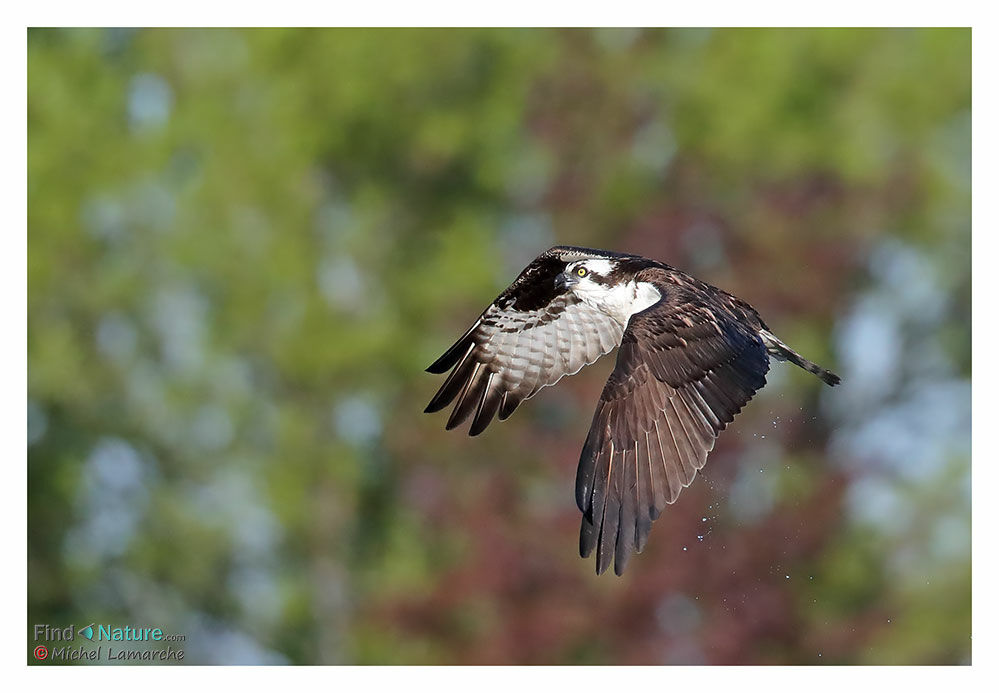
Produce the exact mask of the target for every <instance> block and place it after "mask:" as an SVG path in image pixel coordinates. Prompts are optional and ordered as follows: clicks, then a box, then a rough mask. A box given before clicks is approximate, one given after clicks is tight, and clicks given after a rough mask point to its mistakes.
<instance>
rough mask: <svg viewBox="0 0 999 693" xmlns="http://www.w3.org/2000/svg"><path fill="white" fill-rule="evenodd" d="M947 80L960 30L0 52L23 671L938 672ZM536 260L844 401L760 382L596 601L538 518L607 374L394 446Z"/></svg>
mask: <svg viewBox="0 0 999 693" xmlns="http://www.w3.org/2000/svg"><path fill="white" fill-rule="evenodd" d="M970 67H971V32H970V30H829V29H824V30H787V29H783V30H701V29H697V30H689V29H688V30H622V29H614V30H498V29H491V30H245V31H238V30H122V29H112V30H95V29H88V30H65V29H64V30H32V31H29V34H28V280H29V287H28V315H29V318H28V359H29V362H28V368H29V370H28V393H27V397H28V401H27V411H28V435H27V438H28V448H27V461H28V539H29V542H28V578H29V593H28V621H29V624H28V629H29V653H30V642H31V633H30V629H31V624H34V623H49V624H55V625H59V624H63V625H65V624H68V623H75V624H80V625H84V624H86V623H91V622H98V623H112V624H114V623H117V624H133V625H151V626H159V627H162V628H163V629H164V630H165V631H167V632H179V633H184V634H186V635H187V641H186V649H187V659H186V660H185V661H187V662H191V663H294V664H304V663H329V664H336V663H364V664H370V663H377V664H418V663H419V664H422V663H448V664H450V663H500V664H507V663H519V664H528V663H545V664H573V663H607V664H619V663H621V664H623V663H629V664H631V663H636V664H637V663H645V664H650V663H709V664H751V663H773V664H832V663H912V664H915V663H920V664H946V663H967V662H969V660H970V651H971V650H970V644H971V643H970V635H971V574H970V564H971V548H970V535H971V519H970V503H971V500H970V489H971V453H970V432H971V431H970V429H971V382H970V374H971V348H970V336H971V316H970V305H971V267H970V252H971V221H970V209H971V167H970V158H971V77H970ZM554 244H573V245H586V246H594V247H601V248H607V249H613V250H618V251H630V252H637V253H641V254H644V255H648V256H651V257H655V258H660V259H663V260H666V261H667V262H670V263H671V264H673V265H675V266H677V267H680V268H682V269H685V270H687V271H689V272H691V273H694V274H696V275H697V276H699V277H701V278H703V279H705V280H707V281H709V282H711V283H714V284H716V285H718V286H720V287H722V288H725V289H727V290H728V291H731V292H733V293H735V294H737V295H739V296H741V297H743V298H744V299H746V300H748V301H749V302H751V303H752V304H754V305H755V306H756V307H757V308H758V309H759V311H760V312H761V313H762V315H763V316H764V318H765V319H766V320H767V322H768V323H769V325H770V326H771V328H772V329H773V330H774V331H775V332H776V333H777V334H778V335H780V336H781V337H782V338H783V339H784V340H785V341H787V342H788V343H789V344H791V345H793V346H795V347H796V348H797V349H798V350H799V351H801V352H802V353H803V354H805V355H806V356H808V357H809V358H811V359H813V360H816V361H818V362H820V363H822V364H824V365H826V366H828V367H830V368H832V369H833V370H836V371H837V372H839V373H840V375H842V376H843V384H842V385H841V386H839V387H837V388H835V389H830V388H825V387H824V386H822V385H821V384H820V383H819V381H818V380H816V379H814V378H812V377H811V376H809V375H808V374H806V373H804V372H801V371H798V370H797V369H794V368H792V367H790V366H787V365H785V364H774V367H773V370H772V371H771V374H770V376H769V385H768V386H767V388H766V389H765V390H763V391H762V392H761V393H760V394H759V395H758V396H757V397H756V398H755V399H754V400H753V401H752V402H751V404H750V405H749V406H748V407H747V408H746V409H745V410H744V411H743V413H742V414H741V415H740V416H739V417H738V418H737V420H736V422H735V423H734V424H733V425H732V426H731V427H730V429H729V430H727V431H726V432H725V433H724V434H723V435H722V436H721V438H720V440H719V443H718V445H717V447H716V449H715V452H714V453H713V454H712V456H711V457H710V459H709V462H708V465H707V467H706V468H705V469H704V471H703V475H700V476H699V477H698V479H697V480H696V481H695V483H694V484H693V486H691V488H689V489H687V490H686V491H685V492H684V493H683V494H682V496H681V497H680V499H679V501H678V502H677V503H676V504H675V505H674V506H672V507H670V508H668V509H667V511H666V512H665V513H664V515H663V517H662V518H661V519H660V520H659V521H658V522H657V523H656V525H655V527H654V529H653V532H652V535H651V539H650V542H649V545H648V548H647V549H646V551H645V553H643V554H642V555H641V556H638V557H636V558H635V559H633V560H632V562H631V563H630V565H629V568H628V571H627V573H626V574H625V576H624V577H623V578H620V579H619V578H615V577H614V576H613V575H604V576H602V577H599V578H598V577H596V576H595V575H594V571H593V564H592V561H584V560H581V559H580V558H578V556H577V554H576V547H577V531H578V513H577V510H576V507H575V503H574V502H573V495H572V489H573V477H574V472H575V466H576V462H577V459H578V454H579V450H580V447H581V445H582V442H583V440H584V438H585V434H586V430H587V428H588V426H589V423H590V417H591V416H592V411H593V408H594V406H595V403H596V401H597V398H598V395H599V391H600V389H601V388H602V386H603V382H604V380H605V378H606V376H607V374H608V373H609V372H610V370H611V368H612V367H613V362H614V359H613V357H608V358H605V359H603V360H602V361H600V362H598V363H597V364H595V365H594V366H591V367H589V368H587V369H585V370H584V371H583V372H582V373H580V374H579V375H577V376H575V377H573V378H569V379H566V380H563V381H562V382H561V383H559V385H558V387H557V388H550V389H546V390H544V391H543V392H542V393H541V394H539V395H538V396H537V397H536V398H534V399H533V400H531V401H530V402H529V403H527V404H526V405H525V406H523V407H521V408H520V409H519V410H518V411H517V413H516V414H515V415H514V416H513V417H512V418H511V419H510V420H509V421H507V422H505V423H502V424H499V425H497V424H494V425H493V426H491V427H490V429H489V430H487V431H486V433H485V434H483V435H482V436H480V437H478V438H468V437H467V436H465V435H464V433H463V432H462V431H460V430H459V431H452V432H449V433H446V432H445V431H444V430H443V425H444V421H445V418H446V416H445V415H442V414H438V415H435V416H428V415H425V414H423V413H422V409H423V407H424V406H425V405H426V403H427V401H429V398H430V397H431V396H432V395H433V393H434V391H435V390H436V388H437V387H438V385H439V384H440V377H437V376H431V375H429V374H426V373H424V372H423V369H424V368H425V367H426V366H427V365H428V364H429V363H430V362H431V361H433V360H434V359H435V358H436V357H437V356H438V355H439V354H440V353H442V351H443V350H444V349H445V348H446V347H448V346H449V345H450V344H451V342H452V341H453V340H454V339H455V338H456V337H457V336H459V335H460V334H461V332H462V331H463V330H464V329H465V328H466V327H467V326H468V325H469V324H470V322H471V321H472V320H473V319H474V318H475V317H476V316H477V315H478V313H479V312H480V311H481V310H482V309H483V308H484V307H485V306H486V305H487V304H488V303H489V301H491V300H492V299H493V298H494V297H495V296H496V294H498V293H499V292H500V291H501V290H502V289H503V288H505V287H506V285H507V284H508V283H509V282H510V281H511V280H512V279H513V278H514V277H515V276H516V274H517V273H518V272H519V270H520V269H521V268H522V267H523V266H524V265H525V264H526V263H527V262H528V261H529V260H530V259H531V258H533V257H534V256H535V255H536V254H537V253H539V252H541V251H543V250H544V249H546V248H548V247H549V246H551V245H554ZM29 659H31V657H30V654H29Z"/></svg>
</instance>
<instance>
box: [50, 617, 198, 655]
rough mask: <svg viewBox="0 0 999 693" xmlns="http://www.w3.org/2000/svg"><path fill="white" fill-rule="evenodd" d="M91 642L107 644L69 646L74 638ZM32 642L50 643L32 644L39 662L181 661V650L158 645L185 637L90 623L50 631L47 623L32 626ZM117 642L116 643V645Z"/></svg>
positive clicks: (155, 629)
mask: <svg viewBox="0 0 999 693" xmlns="http://www.w3.org/2000/svg"><path fill="white" fill-rule="evenodd" d="M77 636H80V638H82V639H85V640H88V641H90V642H91V643H103V642H106V643H108V644H107V645H100V644H99V645H98V646H97V648H96V649H93V648H90V647H87V645H86V644H85V643H81V644H79V645H77V646H74V645H72V644H66V643H72V642H74V641H75V640H76V637H77ZM34 640H35V642H38V641H39V640H43V641H45V642H48V643H53V642H57V643H60V644H58V645H54V644H50V645H44V644H39V645H35V647H34V651H33V653H32V654H33V655H34V657H35V659H36V660H37V661H39V662H41V661H45V660H47V659H49V658H50V657H51V659H52V660H60V661H78V660H84V661H93V662H98V661H125V660H134V661H161V662H162V661H170V660H173V661H181V660H183V659H184V650H183V649H177V648H175V647H173V646H172V645H167V646H166V647H165V648H163V647H160V646H159V643H161V642H174V643H175V642H184V641H185V640H186V637H185V636H184V635H181V634H179V633H171V634H166V633H164V632H163V629H162V628H151V627H135V626H112V625H110V624H106V625H98V624H94V623H91V624H90V625H88V626H74V625H69V626H66V627H65V628H54V627H52V626H50V625H48V624H47V623H36V624H35V626H34ZM119 643H120V644H119Z"/></svg>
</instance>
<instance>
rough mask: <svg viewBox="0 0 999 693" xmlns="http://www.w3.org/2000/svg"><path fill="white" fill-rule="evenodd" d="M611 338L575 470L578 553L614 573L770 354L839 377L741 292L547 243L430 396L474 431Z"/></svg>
mask: <svg viewBox="0 0 999 693" xmlns="http://www.w3.org/2000/svg"><path fill="white" fill-rule="evenodd" d="M614 347H620V349H619V351H618V356H617V365H616V366H615V368H614V371H613V372H612V373H611V375H610V377H609V378H608V379H607V384H606V385H605V386H604V389H603V393H602V394H601V395H600V402H599V404H597V410H596V413H595V414H594V415H593V423H592V424H591V425H590V432H589V434H588V435H587V437H586V443H585V444H584V445H583V451H582V454H581V455H580V457H579V467H578V469H577V471H576V505H577V506H578V507H579V510H580V512H582V514H583V517H582V525H581V527H580V533H579V553H580V555H581V556H582V557H583V558H586V557H588V556H589V555H590V554H591V553H592V552H593V550H594V549H596V551H597V555H596V563H597V574H598V575H599V574H601V573H603V572H604V571H605V570H607V568H608V566H609V565H610V563H611V559H612V558H613V559H614V572H615V573H617V574H618V575H620V574H621V573H622V572H623V570H624V568H625V565H626V564H627V561H628V559H629V558H630V556H631V553H632V552H633V551H637V552H641V551H642V549H644V548H645V544H646V541H647V540H648V535H649V530H650V529H651V527H652V522H653V521H654V520H656V519H657V518H658V517H659V515H660V513H661V512H662V510H663V508H664V507H665V506H666V505H667V504H670V503H673V502H674V501H675V500H676V499H677V497H678V496H679V495H680V491H681V490H682V489H683V488H685V487H687V486H689V485H690V483H691V482H692V481H693V479H694V475H695V474H696V473H697V470H698V469H701V468H702V467H703V466H704V462H705V460H706V458H707V456H708V453H709V452H710V451H711V449H712V448H713V447H714V444H715V438H716V437H717V436H718V434H719V433H720V432H721V431H722V430H723V429H724V428H725V426H726V425H727V424H728V423H729V422H731V421H732V419H733V417H734V416H735V415H736V414H737V413H738V412H739V411H740V410H741V409H742V407H743V406H744V405H745V404H746V403H747V402H748V401H749V400H750V398H751V397H752V396H753V394H754V393H755V392H756V391H757V390H759V389H760V388H761V387H763V386H764V385H765V384H766V373H767V371H768V370H769V368H770V358H771V357H773V358H776V359H777V360H779V361H784V360H786V361H790V362H791V363H794V364H795V365H797V366H800V367H801V368H804V369H805V370H807V371H808V372H810V373H814V374H815V375H817V376H818V377H819V378H821V379H822V380H823V382H825V383H827V384H829V385H836V384H837V383H838V382H839V377H838V376H836V375H835V374H833V373H831V372H830V371H828V370H826V369H824V368H822V367H820V366H817V365H816V364H814V363H812V362H811V361H809V360H807V359H805V358H804V357H802V356H801V355H800V354H798V353H797V352H795V351H794V350H793V349H791V348H790V347H789V346H787V345H786V344H784V343H783V342H782V341H780V340H779V339H778V338H777V337H775V336H774V335H773V334H772V333H771V332H770V330H769V329H768V328H767V326H766V324H765V323H764V322H763V320H762V319H761V318H760V316H759V314H758V313H757V312H756V310H755V309H754V308H753V307H752V306H751V305H749V304H748V303H746V302H745V301H743V300H741V299H739V298H737V297H735V296H733V295H732V294H729V293H726V292H724V291H722V290H721V289H718V288H715V287H714V286H711V285H710V284H706V283H704V282H702V281H700V280H698V279H695V278H694V277H692V276H690V275H689V274H685V273H684V272H681V271H680V270H678V269H675V268H673V267H670V266H669V265H667V264H664V263H662V262H657V261H656V260H649V259H648V258H644V257H641V256H639V255H628V254H624V253H614V252H608V251H604V250H593V249H590V248H577V247H572V246H556V247H554V248H552V249H550V250H548V251H546V252H544V253H542V254H541V255H539V256H538V257H537V258H536V259H535V260H534V261H533V262H531V264H529V265H528V266H527V267H526V268H525V269H524V271H523V272H521V273H520V276H518V277H517V279H516V280H515V281H514V282H513V284H511V285H510V287H509V288H508V289H507V290H506V291H504V292H503V293H502V294H500V295H499V297H498V298H497V299H496V300H495V301H493V303H492V304H491V305H490V306H489V307H488V308H486V310H485V311H484V312H483V313H482V315H480V316H479V318H478V320H476V321H475V323H474V324H473V325H472V326H471V327H470V328H469V329H468V331H467V332H465V334H464V335H462V336H461V338H460V339H459V340H458V341H457V342H455V343H454V345H453V346H452V347H451V348H450V349H448V350H447V351H446V352H445V353H444V355H443V356H441V357H440V358H439V359H437V360H436V361H435V362H434V363H433V364H432V365H431V366H430V367H429V368H427V371H428V372H430V373H446V372H447V371H448V370H450V371H451V374H450V375H449V376H448V377H447V379H446V380H445V381H444V384H443V385H442V386H441V388H440V390H438V392H437V394H436V395H434V398H433V399H432V400H431V401H430V404H429V405H427V408H426V411H427V412H436V411H439V410H441V409H443V408H444V407H446V406H447V405H448V404H450V403H451V402H452V401H455V405H454V409H453V410H452V411H451V416H450V417H449V418H448V420H447V425H446V428H447V429H448V430H450V429H452V428H454V427H455V426H458V425H459V424H461V423H462V422H463V421H465V420H466V419H468V417H470V416H471V417H472V424H471V427H470V429H469V435H473V436H474V435H478V434H479V433H482V431H483V430H485V428H486V426H488V425H489V422H490V421H492V419H493V417H494V416H498V417H499V419H500V420H501V421H502V420H504V419H506V418H508V417H509V416H510V415H511V414H512V413H513V411H514V410H515V409H516V408H517V406H518V405H519V404H520V403H521V402H522V401H523V400H525V399H528V398H530V397H532V396H534V395H535V394H536V393H537V392H538V391H539V390H540V389H541V388H543V387H546V386H548V385H554V384H555V383H556V382H558V381H559V379H561V378H562V376H564V375H572V374H575V373H578V372H579V370H580V369H581V368H582V367H583V366H586V365H588V364H591V363H593V362H594V361H596V360H597V359H598V358H600V357H601V356H603V355H604V354H606V353H608V352H610V351H611V350H613V349H614Z"/></svg>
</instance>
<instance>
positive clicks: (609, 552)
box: [597, 443, 622, 575]
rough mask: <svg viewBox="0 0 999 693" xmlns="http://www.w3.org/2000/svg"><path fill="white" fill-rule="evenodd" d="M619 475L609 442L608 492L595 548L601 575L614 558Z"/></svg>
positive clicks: (619, 495)
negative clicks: (598, 539)
mask: <svg viewBox="0 0 999 693" xmlns="http://www.w3.org/2000/svg"><path fill="white" fill-rule="evenodd" d="M621 476H622V475H621V473H620V472H619V471H618V470H617V469H616V468H615V467H614V447H613V443H611V455H610V463H609V465H608V467H607V486H608V492H607V494H606V496H605V500H604V503H603V513H602V516H601V517H602V519H601V521H600V545H599V547H598V549H597V575H602V574H603V573H604V572H605V571H606V570H607V569H608V568H609V567H610V564H611V561H612V560H613V559H614V548H615V544H616V543H617V528H618V525H619V524H620V522H621ZM612 484H613V487H612V488H611V485H612Z"/></svg>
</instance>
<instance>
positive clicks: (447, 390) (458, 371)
mask: <svg viewBox="0 0 999 693" xmlns="http://www.w3.org/2000/svg"><path fill="white" fill-rule="evenodd" d="M474 349H475V345H474V344H469V345H468V349H467V351H466V352H465V356H464V357H462V359H461V363H459V364H458V365H457V366H455V368H454V370H453V371H451V374H450V375H449V376H448V377H447V379H446V380H445V381H444V384H443V385H441V387H440V389H439V390H438V391H437V394H435V395H434V396H433V399H431V400H430V404H428V405H427V408H426V409H424V410H423V411H424V412H426V413H428V414H430V413H433V412H435V411H440V410H441V409H443V408H444V407H446V406H447V405H448V404H450V403H451V400H453V399H454V398H455V397H456V396H457V395H458V393H459V392H460V391H461V390H462V389H463V388H464V387H465V385H467V384H468V380H467V376H468V372H469V371H470V370H471V369H472V368H473V365H472V362H471V360H470V357H471V355H472V351H473V350H474Z"/></svg>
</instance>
